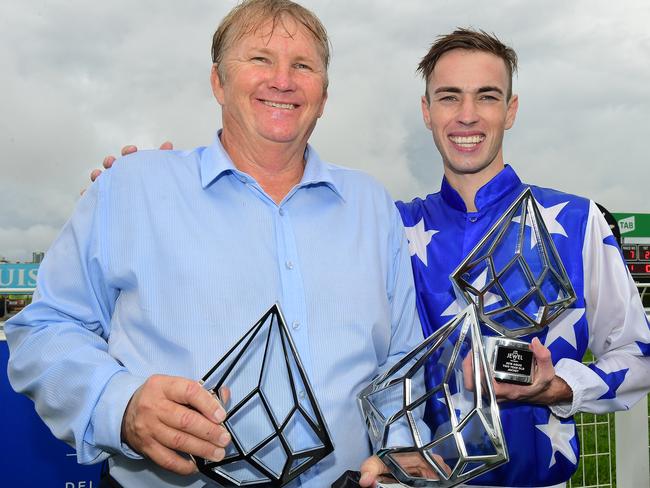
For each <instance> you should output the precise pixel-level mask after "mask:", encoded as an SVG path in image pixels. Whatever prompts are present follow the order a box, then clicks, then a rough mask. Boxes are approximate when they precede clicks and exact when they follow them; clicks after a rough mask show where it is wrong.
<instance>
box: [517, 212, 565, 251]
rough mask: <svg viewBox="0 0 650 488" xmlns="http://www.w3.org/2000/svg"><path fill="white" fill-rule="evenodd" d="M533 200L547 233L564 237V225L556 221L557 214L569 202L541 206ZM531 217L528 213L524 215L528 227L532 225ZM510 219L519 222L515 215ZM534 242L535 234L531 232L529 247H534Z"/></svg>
mask: <svg viewBox="0 0 650 488" xmlns="http://www.w3.org/2000/svg"><path fill="white" fill-rule="evenodd" d="M535 202H537V207H538V208H539V213H540V214H542V219H544V224H545V225H546V228H547V229H548V232H549V234H560V235H562V236H564V237H568V235H567V233H566V231H565V230H564V227H562V224H560V223H559V222H558V221H557V216H558V214H559V213H560V212H561V211H562V209H563V208H564V207H566V206H567V204H568V203H569V202H564V203H558V204H557V205H553V206H552V207H548V208H546V207H544V206H542V204H541V203H539V202H538V201H537V200H535ZM531 218H532V216H531V215H530V214H528V215H527V216H526V225H527V226H528V227H532V225H531V223H530V219H531ZM512 221H513V222H517V223H519V222H521V217H519V216H517V217H515V218H513V219H512ZM535 244H537V236H536V235H535V233H534V232H533V233H531V236H530V248H531V249H532V248H534V247H535Z"/></svg>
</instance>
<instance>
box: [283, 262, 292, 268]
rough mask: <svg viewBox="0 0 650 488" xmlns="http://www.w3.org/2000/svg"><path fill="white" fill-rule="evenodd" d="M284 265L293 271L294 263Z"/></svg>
mask: <svg viewBox="0 0 650 488" xmlns="http://www.w3.org/2000/svg"><path fill="white" fill-rule="evenodd" d="M284 265H285V266H286V267H287V269H293V262H292V261H287V262H286V263H284Z"/></svg>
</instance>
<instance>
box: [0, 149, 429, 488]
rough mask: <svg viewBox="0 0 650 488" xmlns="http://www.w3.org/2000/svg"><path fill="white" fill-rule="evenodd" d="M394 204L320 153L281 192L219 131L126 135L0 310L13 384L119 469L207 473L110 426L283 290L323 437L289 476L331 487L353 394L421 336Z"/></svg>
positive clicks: (198, 364)
mask: <svg viewBox="0 0 650 488" xmlns="http://www.w3.org/2000/svg"><path fill="white" fill-rule="evenodd" d="M412 281H413V279H412V273H411V265H410V260H409V253H408V249H407V247H406V241H405V238H404V235H403V228H402V223H401V219H400V217H399V214H398V212H397V210H396V208H395V206H394V204H393V202H392V200H391V198H390V197H389V195H388V194H387V193H386V191H385V190H384V189H383V188H382V187H381V185H379V184H378V183H377V182H375V181H374V180H373V179H372V178H370V177H369V176H367V175H365V174H363V173H361V172H358V171H354V170H350V169H346V168H342V167H338V166H334V165H331V164H328V163H325V162H322V161H321V160H320V159H319V158H318V156H317V154H316V152H315V151H314V150H313V149H311V148H310V147H308V148H307V152H306V166H305V171H304V175H303V178H302V181H301V182H300V183H299V184H298V185H296V187H295V188H293V189H292V190H291V191H290V192H289V193H288V194H287V196H286V197H285V198H284V200H283V201H282V202H281V203H280V204H279V205H277V204H276V203H274V202H273V200H272V199H271V198H270V197H269V196H268V195H267V194H266V193H265V192H264V191H263V190H262V188H261V187H260V186H259V185H258V184H257V182H256V181H255V180H254V179H253V178H251V177H250V176H248V175H247V174H245V173H242V172H241V171H238V170H237V169H236V168H235V167H234V166H233V164H232V162H231V160H230V158H229V157H228V155H227V154H226V152H225V151H224V149H223V147H222V146H221V144H220V142H219V139H218V137H217V138H216V139H215V142H214V143H213V144H212V145H210V146H208V147H201V148H197V149H195V150H193V151H140V152H138V153H136V154H134V155H131V156H128V157H126V158H123V159H122V160H118V161H117V162H116V163H115V165H114V166H113V168H112V169H110V170H107V171H105V172H104V174H103V175H102V176H101V177H100V178H99V179H98V181H97V182H95V183H94V184H93V185H92V186H91V187H90V188H89V189H88V191H86V193H85V194H84V196H83V197H82V198H81V200H80V202H79V204H78V205H77V208H76V209H75V212H74V214H73V216H72V218H71V219H70V221H69V222H68V223H67V224H66V225H65V227H64V228H63V230H62V232H61V234H60V235H59V237H58V238H57V239H56V240H55V242H54V243H53V245H52V246H51V248H50V249H49V251H48V253H47V255H46V258H45V260H44V262H43V263H42V265H41V268H40V271H39V280H38V289H37V291H36V293H35V295H34V302H33V303H32V304H31V305H30V306H29V307H27V308H26V309H25V310H24V311H23V312H22V313H20V314H19V315H17V316H15V317H14V318H13V319H11V320H10V321H9V322H8V323H7V324H6V334H7V340H8V343H9V346H10V348H11V359H10V362H9V375H10V379H11V382H12V385H13V386H14V388H16V390H18V391H20V392H23V393H25V394H27V395H28V396H29V397H31V398H32V399H34V401H35V404H36V409H37V411H38V413H39V414H40V415H41V417H42V418H43V419H44V420H45V422H46V423H47V424H48V425H49V427H50V428H51V429H52V431H53V432H54V433H55V435H57V436H58V437H60V438H62V439H64V440H66V441H68V442H69V443H71V444H72V445H73V446H74V447H75V448H76V449H77V455H78V459H79V461H80V462H82V463H90V462H97V461H100V460H102V459H105V458H106V457H108V456H109V455H111V454H114V455H113V456H111V461H110V462H111V474H112V475H113V476H114V477H115V478H116V479H117V480H118V481H119V482H121V483H122V484H123V485H124V486H127V487H131V486H143V487H144V486H146V487H150V486H192V487H194V486H203V483H204V481H203V479H202V478H200V477H199V476H198V475H197V476H190V477H179V476H176V475H173V474H171V473H168V472H165V471H164V470H162V469H160V468H157V467H156V466H155V465H153V463H151V462H149V461H148V460H143V459H141V458H139V456H136V455H135V454H134V453H132V452H130V450H129V449H128V448H126V447H125V446H123V445H121V443H120V426H121V420H122V414H123V412H124V410H125V408H126V405H127V403H128V401H129V399H130V397H131V395H132V394H133V392H134V391H135V390H136V389H137V388H138V387H139V386H140V385H141V384H142V383H143V382H144V380H145V379H146V378H147V377H148V376H150V375H152V374H156V373H161V374H169V375H178V376H184V377H187V378H193V379H200V378H201V377H202V376H203V375H204V374H205V373H206V372H207V371H208V370H209V369H210V367H211V366H212V365H213V364H214V363H215V362H216V361H217V360H218V359H219V358H220V357H221V356H222V355H223V354H224V353H225V352H226V351H227V350H228V349H229V347H230V346H231V345H232V344H233V343H234V342H235V341H236V340H237V339H238V338H239V337H240V336H241V335H242V334H243V333H244V332H245V331H246V330H248V328H249V327H250V326H251V325H252V324H253V323H254V322H255V321H256V320H257V319H258V318H259V317H260V316H261V315H262V313H263V312H264V311H265V310H267V309H268V307H269V306H270V305H272V304H273V303H274V302H276V301H277V302H279V303H280V304H281V306H282V309H283V312H284V315H285V317H286V320H287V323H288V324H289V329H290V331H291V335H292V337H293V340H294V342H295V344H296V346H297V348H298V351H299V354H300V356H301V359H302V361H303V364H304V366H305V368H306V370H307V374H308V376H309V378H310V382H311V384H312V386H313V387H314V391H315V395H316V397H317V399H318V401H319V404H320V406H321V408H322V410H323V413H324V415H325V418H326V421H327V423H328V427H329V430H330V433H331V435H332V440H333V442H334V446H335V451H334V453H333V454H331V455H330V456H328V457H327V458H325V459H324V460H322V461H321V462H320V463H319V464H318V465H316V466H315V467H313V468H312V469H310V470H309V471H307V472H306V473H304V474H303V475H302V476H301V477H300V479H299V480H297V481H296V482H295V485H298V484H304V485H305V486H314V487H316V486H327V487H329V485H330V484H331V483H332V481H333V480H335V479H336V478H337V477H338V476H339V475H340V474H341V473H342V472H343V471H344V470H346V469H358V468H359V466H360V463H361V462H362V461H363V459H365V458H366V457H367V456H368V455H369V454H370V452H369V446H368V440H367V434H366V432H365V428H364V424H363V420H362V417H361V414H360V412H359V410H358V408H357V405H356V394H357V392H358V391H359V390H360V389H361V388H362V387H363V386H365V385H366V384H367V383H368V382H369V381H370V380H371V379H372V378H373V377H374V376H375V375H376V374H377V373H378V372H379V371H380V370H381V369H382V368H384V367H386V366H387V365H388V364H391V363H393V362H394V361H396V360H397V359H398V358H399V357H400V356H401V355H402V354H403V353H404V352H406V351H408V350H409V349H411V348H412V347H413V346H415V345H416V344H417V343H419V342H420V341H421V340H422V333H421V328H420V325H419V322H418V319H417V316H416V313H415V299H414V291H413V282H412Z"/></svg>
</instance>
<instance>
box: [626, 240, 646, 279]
mask: <svg viewBox="0 0 650 488" xmlns="http://www.w3.org/2000/svg"><path fill="white" fill-rule="evenodd" d="M621 247H622V249H623V257H624V258H625V263H626V264H627V267H628V269H629V270H630V273H631V274H632V276H633V277H635V278H650V244H623V245H622V246H621Z"/></svg>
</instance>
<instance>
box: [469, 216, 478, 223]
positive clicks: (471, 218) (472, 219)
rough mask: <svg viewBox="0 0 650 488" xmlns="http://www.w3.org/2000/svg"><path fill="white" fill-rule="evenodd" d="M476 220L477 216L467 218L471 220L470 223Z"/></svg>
mask: <svg viewBox="0 0 650 488" xmlns="http://www.w3.org/2000/svg"><path fill="white" fill-rule="evenodd" d="M477 220H478V217H470V218H469V221H470V222H472V223H474V222H476V221H477Z"/></svg>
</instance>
